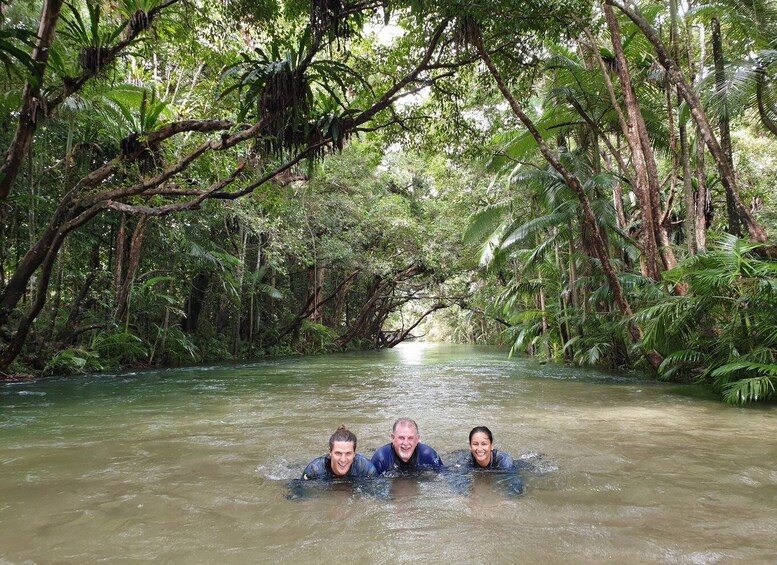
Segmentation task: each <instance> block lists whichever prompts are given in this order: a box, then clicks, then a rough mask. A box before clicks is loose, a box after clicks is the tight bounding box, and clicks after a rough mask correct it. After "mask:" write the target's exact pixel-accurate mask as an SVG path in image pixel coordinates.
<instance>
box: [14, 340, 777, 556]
mask: <svg viewBox="0 0 777 565" xmlns="http://www.w3.org/2000/svg"><path fill="white" fill-rule="evenodd" d="M399 416H408V417H411V418H414V419H415V420H416V421H417V422H418V424H419V426H420V431H421V441H423V442H424V443H427V444H429V445H431V446H432V447H434V448H435V449H436V450H437V451H438V452H439V453H440V454H441V455H442V456H443V458H444V459H445V458H446V456H447V455H449V454H451V453H452V452H454V451H456V450H460V449H464V448H466V444H467V434H468V432H469V430H470V429H471V428H472V427H473V426H475V425H487V426H489V427H490V428H491V430H492V431H493V433H494V440H495V446H496V447H497V448H498V449H502V450H504V451H506V452H507V453H509V454H511V455H512V456H513V457H514V458H515V459H519V460H520V461H522V462H524V463H526V466H527V468H528V470H527V471H526V472H525V475H524V483H525V492H524V494H523V495H521V496H519V497H514V496H509V495H508V494H506V493H505V492H503V491H502V490H500V488H499V484H498V483H496V482H494V481H492V480H490V477H483V478H478V480H477V481H475V483H474V485H473V488H472V492H471V493H470V494H469V495H464V494H462V493H460V492H457V491H456V489H452V488H451V486H450V484H449V483H448V481H446V479H445V477H444V476H437V475H434V476H424V477H420V478H418V479H407V478H405V479H395V480H394V481H393V483H392V484H391V491H390V494H389V495H388V496H374V495H372V494H368V493H364V492H360V491H359V490H358V489H357V490H354V489H352V488H350V487H347V486H345V487H344V488H331V489H325V488H320V489H316V488H314V489H312V491H311V492H310V493H309V494H308V495H307V496H304V497H299V498H294V497H293V496H290V489H289V484H290V482H291V481H293V479H297V478H298V477H299V476H300V474H301V472H302V469H303V468H304V467H305V465H306V464H307V463H308V462H309V461H310V460H312V459H313V458H315V457H317V456H318V455H322V454H323V453H324V452H325V451H326V449H327V441H328V438H329V436H330V435H331V433H332V432H333V431H334V430H335V428H337V427H338V426H339V425H341V424H346V425H347V426H348V427H349V428H350V429H352V430H353V431H354V432H356V434H357V435H358V438H359V444H358V451H359V452H360V453H362V454H364V455H366V456H368V457H369V456H370V455H371V454H372V452H373V451H374V450H375V449H376V448H377V447H379V446H380V445H382V444H384V443H387V442H388V441H389V432H390V428H391V424H392V423H393V421H394V420H395V419H396V418H397V417H399ZM340 487H342V485H341V486H340ZM149 561H157V562H161V563H277V562H284V563H295V564H296V563H335V562H337V563H348V564H349V565H350V564H359V563H365V564H367V563H370V564H371V563H386V564H389V563H392V564H393V563H467V562H468V563H532V564H533V563H537V564H566V563H569V564H573V563H574V564H586V563H591V564H594V563H596V564H598V563H618V564H621V563H630V564H634V563H668V564H674V563H677V564H712V563H721V564H730V563H743V564H744V563H747V564H753V563H756V564H757V563H775V562H777V409H776V408H775V407H756V408H747V409H743V408H736V407H731V406H727V405H724V404H722V403H721V402H719V401H718V400H717V399H715V398H713V397H711V396H710V395H709V394H708V393H706V392H705V391H703V390H702V389H699V388H696V387H692V386H677V385H668V384H664V383H657V382H652V381H646V380H640V379H636V378H634V377H626V376H618V375H614V374H608V373H603V372H598V371H592V370H586V369H580V368H576V367H566V366H557V365H543V364H540V363H538V362H537V361H534V360H527V359H523V358H514V359H509V358H507V356H506V355H505V352H504V351H500V350H497V349H492V348H484V347H468V346H447V345H436V344H423V343H414V344H403V345H401V346H399V347H397V348H395V349H393V350H387V351H377V352H368V353H358V354H337V355H330V356H320V357H295V358H283V359H273V360H266V361H261V362H257V363H252V364H241V365H220V366H207V367H194V368H187V369H175V370H164V371H156V372H139V373H135V374H120V375H101V376H88V377H77V378H73V377H71V378H67V379H65V378H61V379H60V378H54V379H47V380H41V381H37V382H27V383H9V384H3V385H0V563H3V564H5V563H15V564H16V563H18V564H27V563H38V564H47V563H78V564H83V563H101V562H111V563H137V562H149Z"/></svg>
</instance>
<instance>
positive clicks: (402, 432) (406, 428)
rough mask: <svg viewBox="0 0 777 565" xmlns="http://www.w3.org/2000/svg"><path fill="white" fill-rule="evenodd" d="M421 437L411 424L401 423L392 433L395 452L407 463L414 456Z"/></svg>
mask: <svg viewBox="0 0 777 565" xmlns="http://www.w3.org/2000/svg"><path fill="white" fill-rule="evenodd" d="M419 439H420V437H419V434H418V432H417V431H416V429H415V428H414V427H413V426H412V425H409V424H399V425H398V426H397V429H396V430H394V431H393V432H392V433H391V445H393V446H394V452H395V453H396V454H397V457H399V458H400V459H401V460H402V461H404V462H405V463H407V462H408V461H410V458H411V457H412V456H413V452H414V451H415V446H416V445H418V440H419Z"/></svg>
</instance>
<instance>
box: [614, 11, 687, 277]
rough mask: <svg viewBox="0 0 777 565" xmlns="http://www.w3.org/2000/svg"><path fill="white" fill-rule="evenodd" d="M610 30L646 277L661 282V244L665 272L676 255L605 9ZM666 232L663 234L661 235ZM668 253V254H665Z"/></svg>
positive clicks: (623, 60)
mask: <svg viewBox="0 0 777 565" xmlns="http://www.w3.org/2000/svg"><path fill="white" fill-rule="evenodd" d="M603 9H604V15H605V19H606V20H607V27H608V28H609V30H610V37H611V38H612V46H613V53H614V54H615V71H616V73H617V75H618V81H619V83H620V86H621V90H622V92H623V97H624V102H625V105H626V115H627V121H626V126H627V129H626V131H624V132H623V133H624V135H625V136H626V140H627V141H628V143H629V147H630V148H631V154H632V165H633V166H634V171H635V174H636V176H635V186H634V192H635V194H636V195H637V199H638V200H639V207H640V211H641V213H642V247H643V250H642V252H643V254H644V255H645V262H644V265H645V268H646V272H645V273H643V274H644V275H646V276H648V277H650V278H652V279H653V280H656V281H657V280H660V278H661V271H662V269H661V266H660V265H659V263H658V255H659V251H658V242H659V241H661V242H662V254H661V255H662V259H663V264H664V267H665V268H671V267H673V266H674V263H675V260H674V255H673V254H672V253H671V251H670V250H669V249H668V246H667V245H665V243H666V242H668V237H667V236H666V230H665V229H664V228H663V226H661V225H660V218H661V205H660V186H659V183H658V172H657V168H656V162H655V156H654V154H653V149H652V147H651V146H650V140H649V139H648V136H647V128H646V126H645V121H644V119H643V117H642V111H641V110H640V107H639V101H638V100H637V96H636V93H635V92H634V87H633V81H632V78H631V72H630V71H629V67H628V62H627V61H626V55H625V54H624V52H623V46H622V44H621V32H620V26H619V25H618V20H617V19H616V18H615V13H614V12H613V10H612V7H611V6H608V5H607V4H604V5H603ZM662 232H664V233H662ZM665 249H666V251H665Z"/></svg>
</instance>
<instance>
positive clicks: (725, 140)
mask: <svg viewBox="0 0 777 565" xmlns="http://www.w3.org/2000/svg"><path fill="white" fill-rule="evenodd" d="M711 36H712V59H713V61H714V63H715V92H716V93H717V94H718V96H720V97H721V100H722V103H721V105H720V110H719V111H718V129H719V131H720V148H721V149H722V151H723V155H724V156H725V157H726V161H727V162H728V166H729V167H730V168H731V170H732V171H733V170H734V158H733V149H732V147H731V129H730V127H729V112H728V95H727V94H726V71H725V68H724V65H725V60H724V57H723V38H722V36H721V33H720V20H719V19H718V18H712V34H711ZM726 211H727V212H728V231H729V233H731V234H734V235H736V236H737V237H739V236H741V235H742V222H741V221H740V219H739V215H738V214H737V209H736V203H735V201H734V195H733V194H732V193H731V190H730V189H729V188H728V187H727V188H726Z"/></svg>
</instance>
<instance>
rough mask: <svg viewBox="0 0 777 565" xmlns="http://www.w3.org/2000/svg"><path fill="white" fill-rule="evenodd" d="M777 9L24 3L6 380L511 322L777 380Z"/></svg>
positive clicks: (0, 304) (8, 205) (482, 339)
mask: <svg viewBox="0 0 777 565" xmlns="http://www.w3.org/2000/svg"><path fill="white" fill-rule="evenodd" d="M776 40H777V10H776V9H775V5H774V3H773V2H765V1H760V0H759V1H756V2H751V3H748V4H747V5H744V4H741V3H739V2H736V1H729V0H725V1H724V2H716V3H708V2H704V1H702V2H692V3H690V4H683V3H678V2H676V1H675V0H669V1H668V2H660V3H655V2H653V3H646V4H637V3H634V2H621V1H620V0H604V1H603V2H601V3H590V2H580V1H577V0H562V1H560V2H559V1H554V2H548V1H545V0H530V1H528V2H515V1H488V2H483V1H469V2H456V1H452V2H434V1H422V0H406V1H397V2H394V1H390V0H375V1H370V0H366V1H354V2H343V1H341V0H311V1H304V2H303V1H301V0H300V1H289V2H280V1H276V0H261V1H259V2H247V1H244V0H241V1H238V2H208V1H200V2H198V1H194V2H190V1H181V0H166V1H158V0H108V1H96V2H92V1H91V0H87V1H79V0H74V1H73V2H62V1H61V0H45V1H43V2H22V1H20V0H2V1H1V3H0V60H1V61H2V63H3V69H2V73H1V74H0V83H1V84H2V97H0V120H1V123H0V139H2V143H1V144H0V147H3V148H4V153H3V157H2V160H1V161H0V230H2V232H1V233H2V235H1V236H0V372H2V375H3V376H4V378H6V379H18V378H28V377H30V376H39V375H54V374H58V375H59V374H71V373H72V374H77V373H83V372H91V371H103V370H109V369H117V368H122V367H137V366H156V365H165V366H167V365H182V364H193V363H202V362H211V361H222V360H229V359H252V358H257V357H260V356H264V355H278V354H297V353H322V352H332V351H343V350H352V349H356V350H358V349H370V348H381V347H393V346H394V345H396V344H398V343H401V342H402V341H405V340H407V339H416V338H424V339H430V340H440V341H454V342H470V343H495V344H502V345H508V346H509V347H510V348H511V351H512V352H524V353H528V354H530V355H534V356H538V357H541V358H543V359H547V360H548V361H555V362H566V363H576V364H581V365H597V366H603V367H611V368H618V369H623V370H636V371H640V372H648V373H651V374H654V375H656V376H657V377H658V378H662V379H667V380H672V381H678V382H691V381H697V382H701V383H704V384H706V385H708V386H710V387H712V388H713V389H714V390H715V391H717V392H718V393H719V394H720V395H721V398H723V399H725V400H726V401H728V402H732V403H747V402H756V401H769V400H772V399H774V398H775V396H777V394H776V393H775V382H777V359H775V356H776V355H777V263H776V262H775V255H776V254H777V248H775V246H774V235H775V229H776V226H775V215H776V214H777V207H776V206H775V198H774V193H775V191H774V182H775V179H776V178H777V173H775V170H776V169H775V161H777V153H775V148H777V144H776V143H775V141H776V140H775V136H777V122H776V120H777V100H775V97H774V93H773V91H774V84H773V80H772V78H771V77H772V71H777V67H776V66H775V62H776V61H777V57H775V53H777V51H774V46H775V41H776Z"/></svg>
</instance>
